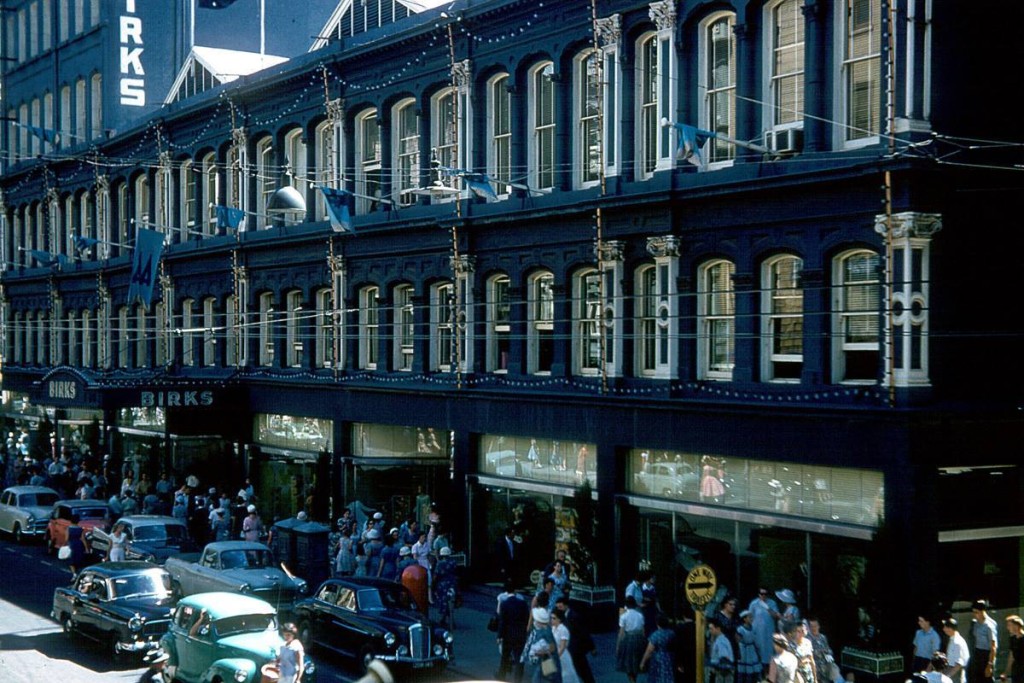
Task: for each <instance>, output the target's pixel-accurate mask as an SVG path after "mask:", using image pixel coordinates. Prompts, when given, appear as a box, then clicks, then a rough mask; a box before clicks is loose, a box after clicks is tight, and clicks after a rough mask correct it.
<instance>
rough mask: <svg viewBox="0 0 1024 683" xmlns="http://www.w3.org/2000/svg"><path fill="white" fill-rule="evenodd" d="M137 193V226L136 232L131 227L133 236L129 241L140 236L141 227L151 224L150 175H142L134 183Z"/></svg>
mask: <svg viewBox="0 0 1024 683" xmlns="http://www.w3.org/2000/svg"><path fill="white" fill-rule="evenodd" d="M132 187H133V189H134V192H135V216H134V217H135V226H136V230H132V229H131V228H130V227H129V231H130V232H131V235H130V237H129V241H133V240H134V239H135V236H136V235H137V234H138V228H139V227H146V226H147V225H148V224H149V222H150V221H149V174H148V173H145V172H143V173H140V174H139V175H138V177H136V178H135V180H134V181H133V182H132Z"/></svg>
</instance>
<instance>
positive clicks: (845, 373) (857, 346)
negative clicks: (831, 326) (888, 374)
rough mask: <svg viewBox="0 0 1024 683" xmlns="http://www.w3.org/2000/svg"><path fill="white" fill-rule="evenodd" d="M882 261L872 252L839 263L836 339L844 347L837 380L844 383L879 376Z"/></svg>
mask: <svg viewBox="0 0 1024 683" xmlns="http://www.w3.org/2000/svg"><path fill="white" fill-rule="evenodd" d="M879 264H880V261H879V257H878V255H877V254H875V253H873V252H868V251H859V252H854V253H852V254H848V255H846V256H845V257H843V258H842V259H840V261H839V267H838V272H837V276H838V277H837V282H836V288H835V291H834V293H835V297H836V303H835V310H836V311H837V314H838V315H837V318H836V321H835V324H836V327H837V328H838V329H836V330H835V332H836V335H835V337H834V338H836V339H837V340H838V341H839V343H840V348H839V349H837V355H838V357H837V358H836V359H835V360H836V362H835V366H836V367H835V372H834V378H835V380H836V381H840V382H876V381H877V380H878V374H879V360H880V359H879V308H880V301H881V299H880V297H881V281H880V275H879Z"/></svg>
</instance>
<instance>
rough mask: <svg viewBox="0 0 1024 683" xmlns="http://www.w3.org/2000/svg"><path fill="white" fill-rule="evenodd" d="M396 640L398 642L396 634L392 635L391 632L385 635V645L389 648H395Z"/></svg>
mask: <svg viewBox="0 0 1024 683" xmlns="http://www.w3.org/2000/svg"><path fill="white" fill-rule="evenodd" d="M395 640H396V638H395V634H394V633H392V632H391V631H388V632H387V633H385V634H384V644H385V645H387V646H388V647H393V646H394V644H395Z"/></svg>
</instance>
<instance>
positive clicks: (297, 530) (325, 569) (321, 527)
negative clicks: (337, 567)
mask: <svg viewBox="0 0 1024 683" xmlns="http://www.w3.org/2000/svg"><path fill="white" fill-rule="evenodd" d="M330 534H331V529H330V527H328V526H327V525H325V524H320V523H319V522H308V521H306V522H301V523H299V524H297V525H295V526H294V527H293V528H292V529H291V535H292V537H293V538H294V539H295V550H294V555H293V563H292V564H291V565H289V567H290V568H291V569H292V571H293V572H295V573H296V574H298V575H299V576H301V577H302V578H304V579H305V580H306V582H307V583H309V587H310V589H311V590H315V589H316V587H317V586H319V585H320V584H321V583H323V582H324V581H325V580H327V578H328V577H330V575H331V560H330V557H329V556H328V552H329V551H328V548H329V545H330Z"/></svg>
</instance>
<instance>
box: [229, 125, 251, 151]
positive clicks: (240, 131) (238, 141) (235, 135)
mask: <svg viewBox="0 0 1024 683" xmlns="http://www.w3.org/2000/svg"><path fill="white" fill-rule="evenodd" d="M247 137H248V136H247V133H246V130H245V126H239V127H238V128H232V129H231V144H232V146H234V147H241V148H243V149H244V148H245V141H246V139H247Z"/></svg>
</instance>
